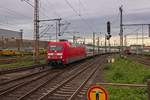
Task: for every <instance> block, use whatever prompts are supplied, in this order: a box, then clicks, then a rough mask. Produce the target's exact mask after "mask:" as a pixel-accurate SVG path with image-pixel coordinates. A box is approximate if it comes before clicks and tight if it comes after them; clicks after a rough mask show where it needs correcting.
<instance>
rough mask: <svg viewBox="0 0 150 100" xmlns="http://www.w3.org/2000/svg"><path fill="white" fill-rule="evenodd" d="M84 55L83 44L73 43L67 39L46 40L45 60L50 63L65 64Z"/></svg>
mask: <svg viewBox="0 0 150 100" xmlns="http://www.w3.org/2000/svg"><path fill="white" fill-rule="evenodd" d="M85 57H86V48H85V46H84V45H74V44H72V43H70V42H68V41H59V42H48V51H47V61H48V64H50V65H58V64H63V65H66V64H69V63H72V62H75V61H78V60H81V59H84V58H85Z"/></svg>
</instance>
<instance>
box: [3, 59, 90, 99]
mask: <svg viewBox="0 0 150 100" xmlns="http://www.w3.org/2000/svg"><path fill="white" fill-rule="evenodd" d="M90 63H91V59H90V60H89V61H87V62H84V63H82V64H80V65H76V67H75V66H74V68H73V70H72V68H71V67H69V68H65V69H64V70H62V69H61V71H60V70H59V71H58V70H57V71H53V72H52V71H49V72H45V73H42V74H41V75H39V76H37V77H34V78H31V77H30V78H28V79H27V81H24V82H20V83H18V84H16V85H14V86H12V87H10V88H7V89H4V88H3V89H2V90H1V93H0V98H1V100H17V99H23V98H24V97H26V95H29V94H30V93H32V92H34V90H37V89H38V88H41V87H42V86H44V85H46V84H47V83H49V82H51V81H52V80H55V78H56V77H57V76H61V75H62V74H63V77H64V78H65V77H69V76H70V74H72V73H76V71H77V70H79V69H80V67H82V66H85V65H87V64H90ZM61 78H62V77H61ZM29 79H30V80H29ZM62 79H63V78H62ZM62 79H61V80H62ZM59 80H60V79H59ZM57 82H58V80H57ZM2 87H4V86H2Z"/></svg>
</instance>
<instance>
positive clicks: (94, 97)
mask: <svg viewBox="0 0 150 100" xmlns="http://www.w3.org/2000/svg"><path fill="white" fill-rule="evenodd" d="M87 96H88V100H108V94H107V91H106V90H105V89H104V88H103V87H101V86H99V85H94V86H92V87H90V88H89V90H88V93H87Z"/></svg>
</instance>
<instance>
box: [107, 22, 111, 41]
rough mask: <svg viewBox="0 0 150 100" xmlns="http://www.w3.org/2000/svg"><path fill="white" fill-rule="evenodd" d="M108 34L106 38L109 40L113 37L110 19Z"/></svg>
mask: <svg viewBox="0 0 150 100" xmlns="http://www.w3.org/2000/svg"><path fill="white" fill-rule="evenodd" d="M107 34H108V35H106V39H107V40H109V39H110V38H111V23H110V21H108V22H107Z"/></svg>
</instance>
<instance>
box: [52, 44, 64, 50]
mask: <svg viewBox="0 0 150 100" xmlns="http://www.w3.org/2000/svg"><path fill="white" fill-rule="evenodd" d="M62 49H63V46H62V45H50V46H49V50H57V51H60V50H62Z"/></svg>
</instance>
